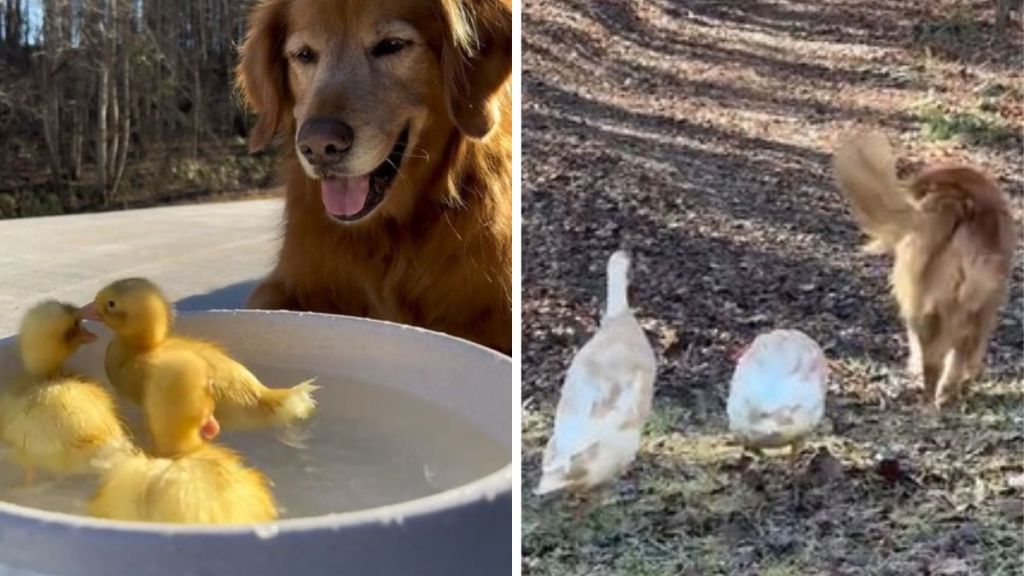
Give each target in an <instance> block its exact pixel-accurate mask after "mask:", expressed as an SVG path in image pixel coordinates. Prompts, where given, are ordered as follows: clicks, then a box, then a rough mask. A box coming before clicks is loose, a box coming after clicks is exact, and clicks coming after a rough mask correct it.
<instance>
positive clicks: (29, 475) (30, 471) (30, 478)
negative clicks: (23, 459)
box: [22, 466, 36, 487]
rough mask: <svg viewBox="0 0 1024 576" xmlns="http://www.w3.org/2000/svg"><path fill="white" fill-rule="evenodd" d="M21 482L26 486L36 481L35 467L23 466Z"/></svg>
mask: <svg viewBox="0 0 1024 576" xmlns="http://www.w3.org/2000/svg"><path fill="white" fill-rule="evenodd" d="M22 482H23V483H24V485H25V486H26V487H28V486H31V485H33V484H35V483H36V469H35V468H33V467H32V466H26V467H25V475H24V477H23V478H22Z"/></svg>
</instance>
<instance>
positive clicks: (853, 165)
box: [832, 132, 916, 253]
mask: <svg viewBox="0 0 1024 576" xmlns="http://www.w3.org/2000/svg"><path fill="white" fill-rule="evenodd" d="M832 166H833V170H834V171H835V177H836V181H837V182H838V184H839V189H840V190H841V191H842V192H843V195H844V196H845V197H846V201H847V202H848V203H849V204H850V208H851V210H852V211H853V217H854V218H855V219H856V220H857V223H858V224H859V225H860V228H861V230H863V231H864V233H865V234H867V235H868V236H869V237H870V238H871V241H870V242H869V243H868V244H867V246H865V249H866V250H868V251H869V252H890V253H891V252H892V251H893V249H894V248H895V247H896V245H897V244H898V243H899V242H900V240H902V239H903V237H904V235H906V234H907V233H908V232H910V231H911V230H912V229H913V228H914V218H915V217H916V210H915V209H914V205H913V204H912V202H911V198H910V196H909V194H908V190H907V188H906V187H905V186H904V185H903V184H902V183H901V182H900V180H899V178H897V176H896V160H895V157H894V156H893V153H892V148H891V147H890V146H889V141H888V140H887V139H886V138H885V136H883V135H881V134H879V133H877V132H868V133H863V134H858V135H856V136H854V137H852V138H850V139H848V140H847V141H845V142H844V143H843V144H842V145H841V146H840V147H839V148H838V149H837V150H836V153H835V156H834V157H833V160H832Z"/></svg>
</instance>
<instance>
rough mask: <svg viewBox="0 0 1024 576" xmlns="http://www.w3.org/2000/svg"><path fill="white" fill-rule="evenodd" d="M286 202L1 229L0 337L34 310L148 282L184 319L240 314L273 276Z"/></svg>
mask: <svg viewBox="0 0 1024 576" xmlns="http://www.w3.org/2000/svg"><path fill="white" fill-rule="evenodd" d="M282 209H283V202H282V200H280V199H271V200H248V201H243V202H228V203H222V204H200V205H194V206H169V207H162V208H149V209H145V210H129V211H124V212H105V213H101V214H82V215H75V216H52V217H45V218H27V219H19V220H0V337H5V336H9V335H11V334H14V333H15V332H17V329H18V322H19V321H20V319H21V316H22V314H24V312H25V311H26V310H27V309H28V308H29V307H31V306H32V305H33V304H35V303H36V302H38V301H40V300H43V299H45V298H57V299H60V300H65V301H68V302H72V303H74V304H84V303H86V302H87V301H89V300H91V299H92V298H93V296H95V294H96V292H97V291H98V290H99V289H100V288H102V287H103V286H104V285H106V284H107V283H109V282H111V281H113V280H116V279H118V278H125V277H129V276H144V277H147V278H149V279H151V280H153V281H154V282H156V283H157V284H159V285H160V286H161V287H162V288H163V289H164V291H165V292H166V293H167V296H168V297H169V298H171V299H172V300H175V301H176V306H177V308H178V309H179V310H183V311H185V310H208V309H211V308H239V307H241V306H242V305H243V303H244V301H245V298H246V296H248V294H249V292H250V291H251V290H252V287H253V286H254V285H255V283H256V282H257V281H258V280H259V279H260V278H261V277H263V276H264V275H265V274H267V273H268V272H269V271H270V268H271V267H272V266H273V264H274V261H275V259H276V255H277V248H278V246H279V241H280V222H281V216H282Z"/></svg>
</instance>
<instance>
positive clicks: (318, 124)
mask: <svg viewBox="0 0 1024 576" xmlns="http://www.w3.org/2000/svg"><path fill="white" fill-rule="evenodd" d="M354 137H355V135H354V134H353V132H352V127H351V126H349V125H348V124H346V123H344V122H342V121H341V120H338V119H336V118H310V119H309V120H306V121H305V122H303V123H302V126H301V127H300V128H299V134H298V136H297V137H296V138H295V144H296V146H298V148H299V152H300V153H302V156H303V157H305V158H306V160H307V161H309V163H310V164H313V165H314V166H323V165H326V164H333V163H335V162H338V161H340V160H341V159H342V158H343V157H344V156H345V153H346V152H348V149H349V148H351V147H352V139H353V138H354Z"/></svg>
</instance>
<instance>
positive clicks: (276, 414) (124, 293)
mask: <svg viewBox="0 0 1024 576" xmlns="http://www.w3.org/2000/svg"><path fill="white" fill-rule="evenodd" d="M84 313H85V316H86V318H89V319H94V320H99V321H101V322H103V323H104V324H106V325H107V326H108V327H109V328H110V329H111V330H113V331H114V333H115V335H116V338H115V339H114V340H113V341H111V343H110V345H109V346H108V347H107V355H106V362H105V364H106V370H107V376H108V377H109V378H110V382H111V384H113V386H114V389H115V390H117V391H118V392H119V393H120V394H122V395H124V396H127V397H128V398H129V399H131V400H132V401H134V402H136V403H139V404H141V403H142V402H143V390H144V388H145V386H144V380H145V378H146V375H147V374H148V372H147V370H149V369H150V367H151V366H152V364H153V363H154V362H156V361H158V360H159V359H160V357H161V355H163V354H166V353H168V352H171V351H183V352H187V353H189V354H192V355H194V356H196V357H198V358H201V359H202V360H203V362H205V364H206V365H207V367H208V369H209V373H210V378H211V383H212V386H213V398H214V401H215V402H216V405H217V408H216V416H217V420H219V421H220V423H221V424H222V425H223V426H224V427H225V428H227V429H239V428H256V427H260V426H267V425H273V424H289V423H291V422H295V421H298V420H304V419H306V418H309V416H310V415H311V414H312V413H313V409H314V407H315V406H316V402H315V401H314V400H313V396H312V393H313V391H314V390H316V389H317V387H316V386H313V385H312V382H313V380H307V381H305V382H302V383H301V384H298V385H296V386H293V387H291V388H278V389H275V388H267V387H266V386H264V385H263V384H262V383H261V382H260V381H259V379H258V378H256V376H254V375H253V374H252V372H250V371H249V370H248V369H246V368H245V366H242V365H241V364H239V363H238V362H236V361H235V360H233V359H231V357H229V356H228V355H227V353H225V352H224V350H222V349H221V348H219V347H218V346H216V345H214V344H211V343H209V342H202V341H199V340H195V339H192V338H186V337H183V336H175V335H171V334H170V333H169V332H170V327H171V322H172V320H173V313H172V310H171V305H170V303H169V302H168V301H167V299H166V298H165V297H164V295H163V293H162V292H161V291H160V289H159V288H157V287H156V286H155V285H154V284H153V283H152V282H150V281H148V280H145V279H142V278H129V279H126V280H119V281H117V282H114V283H113V284H111V285H110V286H107V287H106V288H104V289H103V290H100V292H99V294H97V295H96V299H95V301H94V302H93V303H92V304H90V305H89V306H87V307H86V308H85V309H84Z"/></svg>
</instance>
